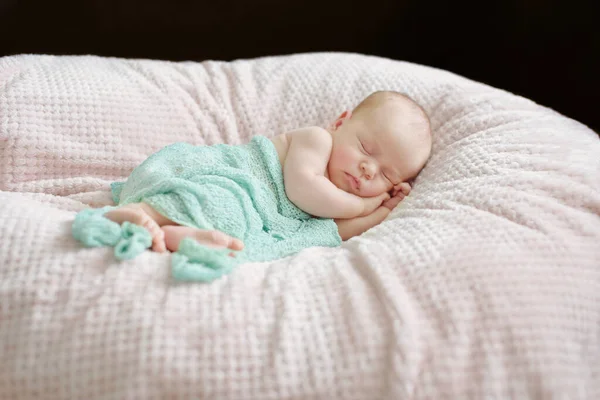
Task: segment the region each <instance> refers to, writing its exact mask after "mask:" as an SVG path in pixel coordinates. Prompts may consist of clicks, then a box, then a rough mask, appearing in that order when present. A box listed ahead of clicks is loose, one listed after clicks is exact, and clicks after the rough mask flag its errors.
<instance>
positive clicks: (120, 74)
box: [0, 53, 600, 400]
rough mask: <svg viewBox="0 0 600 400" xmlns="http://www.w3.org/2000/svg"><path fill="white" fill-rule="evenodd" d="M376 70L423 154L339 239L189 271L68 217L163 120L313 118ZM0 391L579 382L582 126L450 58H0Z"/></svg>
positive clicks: (594, 172) (584, 238)
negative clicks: (372, 212) (369, 223)
mask: <svg viewBox="0 0 600 400" xmlns="http://www.w3.org/2000/svg"><path fill="white" fill-rule="evenodd" d="M378 89H391V90H398V91H402V92H405V93H407V94H408V95H410V96H412V97H413V98H414V99H415V100H416V101H418V102H419V103H421V104H422V105H423V106H424V107H425V109H426V110H427V111H428V113H429V114H430V116H431V119H432V123H433V129H434V146H433V154H432V157H431V160H430V161H429V163H428V165H427V166H426V168H425V169H424V170H423V172H422V173H421V175H420V176H419V178H418V179H417V181H416V184H415V186H414V189H413V192H412V193H411V195H410V196H409V197H408V198H407V199H406V200H405V201H403V202H402V203H401V205H400V206H399V207H398V208H397V209H396V210H394V212H393V213H392V215H391V216H390V217H389V219H388V220H387V221H385V222H384V223H383V224H381V225H379V226H378V227H376V228H374V229H372V230H370V231H369V232H367V233H365V234H364V235H362V236H361V237H358V238H355V239H353V240H351V241H349V242H346V243H344V244H343V245H342V246H341V247H340V248H335V249H326V248H313V249H307V250H305V251H303V252H301V253H300V254H298V255H296V256H294V257H289V258H286V259H283V260H278V261H275V262H270V263H261V264H258V263H256V264H246V265H243V266H241V267H240V268H238V269H237V270H236V271H235V272H234V273H232V274H231V275H229V276H226V277H225V278H223V279H221V280H218V281H216V282H213V283H211V284H180V283H175V282H173V281H172V280H171V279H170V278H169V264H170V263H169V258H170V255H168V254H156V253H151V252H147V253H145V254H143V255H142V256H140V257H138V258H137V259H135V260H133V261H129V262H123V263H119V262H117V261H115V260H114V257H113V256H112V255H111V253H110V249H105V248H103V249H83V248H81V246H80V245H79V243H77V242H75V241H74V240H73V239H72V238H71V235H70V224H71V222H72V220H73V217H74V214H75V211H77V210H80V209H82V208H84V207H86V206H87V205H94V206H99V205H103V204H109V203H110V195H109V192H108V185H109V183H110V182H112V181H114V180H122V179H124V178H125V177H126V176H127V175H128V173H129V172H130V171H131V170H132V169H133V168H134V167H135V166H136V165H137V164H139V163H140V162H141V161H142V160H144V159H145V158H146V157H147V156H148V155H149V154H151V153H152V152H154V151H156V150H157V149H159V148H161V147H163V146H165V145H166V144H169V143H172V142H176V141H187V142H190V143H195V144H211V143H221V142H226V143H241V142H245V141H247V140H249V138H250V137H251V136H253V135H255V134H262V135H267V136H271V135H274V134H277V133H279V132H282V131H285V130H289V129H293V128H297V127H300V126H304V125H309V124H318V125H325V124H327V123H328V122H330V121H331V120H332V119H333V118H335V117H336V116H337V115H339V113H341V112H342V111H343V110H345V109H350V108H352V107H353V106H354V105H356V104H357V103H358V102H359V101H360V99H362V98H363V97H364V96H366V95H367V94H369V93H371V92H372V91H375V90H378ZM0 156H1V159H0V190H1V192H0V204H2V207H1V208H0V236H1V237H2V240H1V241H0V359H2V363H0V398H7V399H8V398H15V399H16V398H29V397H35V396H45V397H46V398H57V399H59V398H61V399H62V398H157V399H159V398H160V399H162V398H199V399H203V398H219V399H261V400H262V399H282V398H286V399H318V398H327V399H338V398H339V399H342V398H343V399H374V398H385V399H392V398H412V399H432V398H433V399H443V398H448V399H464V398H477V399H482V398H490V399H492V398H494V399H504V398H519V399H521V398H540V397H543V398H556V399H563V398H565V399H566V398H569V399H575V398H581V399H590V398H597V397H599V396H600V379H598V377H599V376H600V363H599V362H598V360H599V359H600V290H599V287H600V246H598V243H599V242H600V141H599V140H598V137H597V135H596V134H595V133H594V132H592V131H591V130H590V129H588V128H587V127H585V126H584V125H582V124H580V123H578V122H575V121H573V120H570V119H568V118H566V117H564V116H561V115H560V114H558V113H556V112H554V111H552V110H550V109H547V108H544V107H541V106H539V105H536V104H535V103H533V102H531V101H529V100H526V99H523V98H520V97H517V96H514V95H512V94H510V93H507V92H504V91H501V90H498V89H494V88H491V87H489V86H485V85H482V84H479V83H476V82H473V81H470V80H467V79H465V78H462V77H460V76H457V75H454V74H451V73H448V72H445V71H440V70H437V69H433V68H428V67H424V66H419V65H414V64H410V63H404V62H398V61H391V60H386V59H381V58H375V57H367V56H362V55H356V54H337V53H321V54H303V55H293V56H282V57H270V58H262V59H256V60H240V61H235V62H231V63H225V62H214V61H207V62H203V63H193V62H187V63H171V62H163V61H149V60H123V59H110V58H99V57H91V56H87V57H53V56H33V55H21V56H14V57H6V58H3V59H0Z"/></svg>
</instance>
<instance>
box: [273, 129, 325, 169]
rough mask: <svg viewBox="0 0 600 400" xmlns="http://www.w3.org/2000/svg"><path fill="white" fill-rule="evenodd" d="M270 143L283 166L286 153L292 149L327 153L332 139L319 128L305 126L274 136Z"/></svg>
mask: <svg viewBox="0 0 600 400" xmlns="http://www.w3.org/2000/svg"><path fill="white" fill-rule="evenodd" d="M271 141H272V142H273V144H274V145H275V149H276V150H277V153H278V154H279V160H280V161H281V164H282V165H283V164H284V162H285V160H286V159H287V155H288V152H289V150H290V148H291V147H292V143H293V144H294V145H293V148H294V149H295V150H294V151H295V152H299V151H301V152H305V151H313V152H315V150H316V151H317V152H324V153H328V151H329V150H330V149H331V144H332V139H331V135H330V134H329V132H328V131H327V130H325V129H323V128H321V127H319V126H307V127H304V128H299V129H294V130H292V131H288V132H285V133H282V134H280V135H277V136H274V137H273V138H272V139H271Z"/></svg>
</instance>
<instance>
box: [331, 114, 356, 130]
mask: <svg viewBox="0 0 600 400" xmlns="http://www.w3.org/2000/svg"><path fill="white" fill-rule="evenodd" d="M350 117H352V111H348V110H346V111H344V112H343V113H341V114H340V116H339V117H338V118H337V119H336V120H335V122H334V123H333V129H334V130H336V129H337V128H339V127H340V126H342V124H343V123H344V122H345V121H346V120H347V119H350Z"/></svg>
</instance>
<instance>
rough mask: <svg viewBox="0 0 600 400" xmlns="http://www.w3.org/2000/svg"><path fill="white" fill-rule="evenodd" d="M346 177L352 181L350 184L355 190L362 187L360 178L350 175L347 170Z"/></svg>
mask: <svg viewBox="0 0 600 400" xmlns="http://www.w3.org/2000/svg"><path fill="white" fill-rule="evenodd" d="M346 177H347V178H348V181H349V182H350V186H352V188H353V189H354V190H359V189H360V182H359V180H358V179H356V178H355V177H354V176H352V175H350V174H349V173H347V172H346Z"/></svg>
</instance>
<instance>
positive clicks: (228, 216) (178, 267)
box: [74, 136, 341, 281]
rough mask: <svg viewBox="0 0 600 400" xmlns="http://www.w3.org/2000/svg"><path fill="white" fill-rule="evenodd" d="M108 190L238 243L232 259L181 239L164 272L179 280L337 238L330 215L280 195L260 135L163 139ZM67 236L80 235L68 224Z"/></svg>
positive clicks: (272, 152) (274, 163) (278, 176)
mask: <svg viewBox="0 0 600 400" xmlns="http://www.w3.org/2000/svg"><path fill="white" fill-rule="evenodd" d="M112 191H113V199H114V201H115V203H116V204H118V205H119V206H120V205H125V204H129V203H138V202H144V203H146V204H148V205H150V206H152V207H153V208H154V209H156V210H157V211H158V212H159V213H161V214H163V215H164V216H166V217H167V218H169V219H170V220H172V221H175V222H177V223H178V224H180V225H185V226H191V227H196V228H200V229H216V230H220V231H222V232H224V233H227V234H228V235H231V236H233V237H236V238H239V239H241V240H242V241H243V242H244V244H245V248H244V250H242V251H240V252H237V253H236V257H235V258H232V257H228V253H229V251H224V250H222V249H221V250H215V249H211V248H208V247H205V246H202V245H200V244H198V243H197V242H195V241H193V240H192V239H185V240H184V241H183V242H182V244H181V246H180V248H179V251H178V252H177V253H175V254H174V255H173V263H172V267H173V270H172V274H173V276H174V277H175V279H179V280H200V281H210V280H213V279H215V278H218V277H219V276H221V275H223V274H224V273H227V272H229V271H231V269H232V268H233V267H235V266H236V265H238V264H241V263H245V262H258V261H269V260H274V259H277V258H281V257H285V256H288V255H292V254H294V253H297V252H298V251H300V250H302V249H305V248H307V247H312V246H328V247H334V246H338V245H339V244H340V243H341V238H340V236H339V234H338V230H337V226H336V224H335V222H334V221H333V220H332V219H324V218H315V217H312V216H310V215H309V214H307V213H305V212H304V211H302V210H300V209H299V208H298V207H296V206H295V205H294V204H293V203H292V202H291V201H290V200H289V199H288V198H287V196H286V194H285V187H284V184H283V172H282V168H281V165H280V162H279V156H278V154H277V151H276V149H275V147H274V146H273V143H272V142H271V141H270V140H269V139H268V138H266V137H263V136H255V137H254V138H253V139H252V140H251V141H250V142H249V143H247V144H244V145H239V146H233V145H225V144H218V145H213V146H193V145H190V144H186V143H176V144H173V145H170V146H167V147H165V148H163V149H161V150H160V151H158V152H157V153H155V154H153V155H151V156H150V157H149V158H148V159H147V160H145V161H144V162H143V163H142V164H140V165H139V166H138V167H137V168H135V169H134V170H133V172H132V173H131V175H130V176H129V178H128V179H127V181H126V182H125V183H114V184H113V185H112ZM87 211H88V216H86V218H89V210H87ZM105 211H106V210H105ZM105 211H104V212H105ZM98 212H99V213H100V212H101V211H100V210H98ZM80 214H81V213H80ZM79 216H80V215H78V217H79ZM102 219H104V220H106V218H102ZM94 221H95V223H98V222H97V221H98V218H96V219H95V220H94ZM106 221H108V220H106ZM108 222H111V221H108ZM79 225H80V226H85V221H84V222H82V221H79ZM90 229H91V227H90ZM98 229H99V228H98ZM99 230H100V231H101V229H99ZM106 231H107V229H106V228H104V232H106ZM113 235H114V233H113ZM74 236H75V237H76V238H77V239H79V240H82V237H83V235H82V234H81V233H80V232H78V233H77V234H76V233H75V231H74ZM78 236H79V237H78ZM88 236H90V234H88ZM91 236H93V235H91ZM86 240H88V243H84V244H86V245H88V246H90V245H93V244H90V243H99V244H97V245H103V242H102V240H99V239H98V238H94V239H86ZM82 241H83V240H82ZM104 245H106V244H104Z"/></svg>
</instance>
